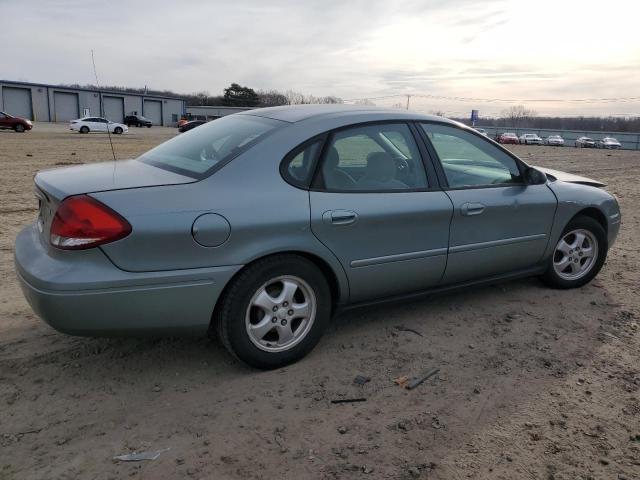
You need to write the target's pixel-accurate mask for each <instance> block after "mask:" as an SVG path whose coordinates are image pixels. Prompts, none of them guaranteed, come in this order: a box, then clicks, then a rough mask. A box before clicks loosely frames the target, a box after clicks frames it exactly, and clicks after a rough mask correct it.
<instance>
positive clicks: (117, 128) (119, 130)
mask: <svg viewBox="0 0 640 480" xmlns="http://www.w3.org/2000/svg"><path fill="white" fill-rule="evenodd" d="M113 133H115V134H116V135H120V134H121V133H122V128H120V127H116V128H114V129H113Z"/></svg>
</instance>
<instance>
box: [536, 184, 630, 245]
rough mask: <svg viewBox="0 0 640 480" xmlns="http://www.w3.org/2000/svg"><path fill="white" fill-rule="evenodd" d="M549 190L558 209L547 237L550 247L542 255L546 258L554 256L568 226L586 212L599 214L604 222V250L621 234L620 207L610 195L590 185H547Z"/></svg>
mask: <svg viewBox="0 0 640 480" xmlns="http://www.w3.org/2000/svg"><path fill="white" fill-rule="evenodd" d="M548 186H549V188H550V189H551V191H553V193H554V194H555V195H556V198H557V199H558V209H557V211H556V217H555V220H554V222H553V227H552V229H551V235H550V237H549V240H550V241H549V245H548V246H547V250H546V252H545V258H548V257H549V256H550V255H552V254H553V250H554V248H555V245H556V244H557V243H558V240H559V239H560V236H561V235H562V232H563V231H564V229H565V227H566V226H567V223H569V221H570V220H571V219H572V218H573V217H575V216H576V215H577V214H579V213H580V212H581V211H584V210H586V209H588V208H593V209H596V210H598V212H600V213H601V214H602V217H603V218H604V219H605V221H606V225H605V230H606V231H607V247H608V248H610V247H611V246H612V245H613V244H614V242H615V240H616V238H617V236H618V231H619V230H620V220H621V214H620V207H619V205H618V202H617V200H616V199H615V197H614V196H613V195H611V194H610V193H609V192H607V191H605V190H602V189H600V188H596V187H592V186H589V185H580V184H575V183H567V182H561V181H556V182H549V183H548Z"/></svg>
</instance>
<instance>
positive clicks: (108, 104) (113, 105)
mask: <svg viewBox="0 0 640 480" xmlns="http://www.w3.org/2000/svg"><path fill="white" fill-rule="evenodd" d="M102 101H103V103H104V118H106V119H107V120H111V121H112V122H118V123H122V122H124V98H122V97H104V96H103V97H102Z"/></svg>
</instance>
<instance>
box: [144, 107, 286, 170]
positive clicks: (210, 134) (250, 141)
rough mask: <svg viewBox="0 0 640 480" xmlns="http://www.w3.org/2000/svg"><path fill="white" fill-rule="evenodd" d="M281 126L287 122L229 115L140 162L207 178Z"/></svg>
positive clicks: (153, 151) (152, 152)
mask: <svg viewBox="0 0 640 480" xmlns="http://www.w3.org/2000/svg"><path fill="white" fill-rule="evenodd" d="M281 125H284V123H283V122H280V121H278V120H273V119H270V118H263V117H257V116H251V115H229V116H227V117H222V118H221V119H219V120H216V121H215V122H209V123H206V124H204V125H202V126H201V127H198V128H194V129H193V130H190V131H189V132H187V133H184V134H181V135H179V136H177V137H175V138H173V139H171V140H169V141H167V142H165V143H162V144H160V145H158V146H157V147H155V148H153V149H151V150H149V151H148V152H146V153H144V154H142V155H141V156H140V157H138V160H139V161H141V162H144V163H148V164H149V165H153V166H156V167H159V168H163V169H165V170H170V171H173V172H177V173H180V174H182V175H187V176H189V177H192V178H204V177H205V176H207V175H208V174H209V172H210V171H212V170H213V169H214V168H215V167H216V166H219V165H221V164H223V163H225V162H227V161H228V160H231V159H232V158H233V157H236V156H237V155H239V154H241V153H243V152H244V151H246V150H247V149H249V148H251V146H253V145H254V144H255V143H257V142H259V141H260V140H261V139H262V138H264V136H265V135H267V134H268V133H270V132H272V131H273V130H274V129H276V128H277V127H279V126H281Z"/></svg>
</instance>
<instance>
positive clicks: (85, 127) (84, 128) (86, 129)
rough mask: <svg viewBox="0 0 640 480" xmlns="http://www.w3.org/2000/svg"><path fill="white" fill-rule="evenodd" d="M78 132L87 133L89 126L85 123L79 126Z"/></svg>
mask: <svg viewBox="0 0 640 480" xmlns="http://www.w3.org/2000/svg"><path fill="white" fill-rule="evenodd" d="M80 133H89V127H87V126H86V125H85V126H84V127H81V128H80Z"/></svg>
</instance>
